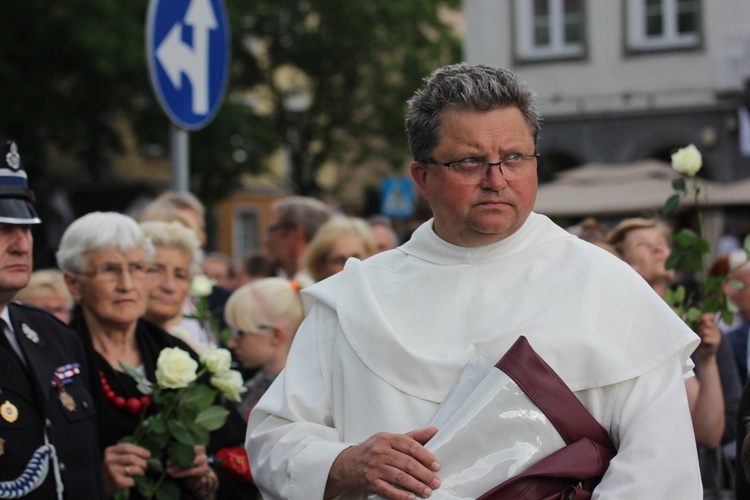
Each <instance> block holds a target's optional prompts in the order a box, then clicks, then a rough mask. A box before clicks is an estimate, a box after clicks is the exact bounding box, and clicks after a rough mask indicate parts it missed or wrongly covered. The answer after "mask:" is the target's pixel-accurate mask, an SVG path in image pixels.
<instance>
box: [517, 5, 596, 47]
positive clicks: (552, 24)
mask: <svg viewBox="0 0 750 500" xmlns="http://www.w3.org/2000/svg"><path fill="white" fill-rule="evenodd" d="M515 13H516V15H515V20H516V50H517V56H518V58H519V59H520V60H521V61H537V60H549V59H569V58H576V57H581V56H583V53H584V50H583V49H584V43H583V32H584V26H583V0H517V1H516V4H515Z"/></svg>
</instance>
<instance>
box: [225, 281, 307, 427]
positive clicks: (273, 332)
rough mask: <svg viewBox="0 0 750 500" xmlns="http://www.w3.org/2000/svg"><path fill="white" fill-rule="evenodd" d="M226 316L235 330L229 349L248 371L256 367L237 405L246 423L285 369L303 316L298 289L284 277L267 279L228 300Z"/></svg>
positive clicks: (243, 288)
mask: <svg viewBox="0 0 750 500" xmlns="http://www.w3.org/2000/svg"><path fill="white" fill-rule="evenodd" d="M224 317H225V319H226V321H227V323H228V324H229V326H230V327H231V328H232V338H231V340H230V341H229V343H228V346H229V347H230V348H231V349H232V350H233V351H234V354H235V357H236V358H237V359H238V360H239V361H240V363H242V365H243V366H244V367H245V368H251V369H252V368H257V369H258V371H257V372H256V374H255V375H254V376H253V377H252V378H251V379H250V380H248V381H247V382H246V383H245V387H246V388H247V389H248V390H247V392H245V393H244V394H243V399H242V401H241V402H240V403H238V409H239V411H240V413H241V414H242V415H243V416H244V417H245V420H247V418H248V416H249V415H250V410H252V408H253V406H255V403H257V402H258V400H259V399H260V397H261V396H262V395H263V393H264V392H265V391H266V389H268V387H269V386H270V385H271V383H272V382H273V381H274V379H275V378H276V376H277V375H278V374H279V373H280V372H281V370H283V369H284V366H285V365H286V357H287V354H288V353H289V348H290V347H291V345H292V339H293V338H294V334H295V333H296V331H297V328H298V327H299V325H300V323H302V319H303V317H304V313H303V311H302V301H301V300H300V297H299V287H298V286H297V284H296V283H295V282H293V281H288V280H286V279H284V278H264V279H260V280H257V281H254V282H252V283H250V284H247V285H244V286H242V287H240V288H238V289H237V290H235V292H234V293H232V295H231V296H230V297H229V300H228V301H227V305H226V308H225V309H224Z"/></svg>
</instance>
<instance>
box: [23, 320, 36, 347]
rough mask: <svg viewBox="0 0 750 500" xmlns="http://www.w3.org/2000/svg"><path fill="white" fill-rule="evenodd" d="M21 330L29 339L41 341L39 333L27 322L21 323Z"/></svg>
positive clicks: (34, 341)
mask: <svg viewBox="0 0 750 500" xmlns="http://www.w3.org/2000/svg"><path fill="white" fill-rule="evenodd" d="M21 331H22V332H23V334H24V335H26V338H27V339H29V340H30V341H32V342H33V343H35V344H38V343H39V334H38V333H36V332H35V331H34V330H32V329H31V327H30V326H29V325H27V324H26V323H21Z"/></svg>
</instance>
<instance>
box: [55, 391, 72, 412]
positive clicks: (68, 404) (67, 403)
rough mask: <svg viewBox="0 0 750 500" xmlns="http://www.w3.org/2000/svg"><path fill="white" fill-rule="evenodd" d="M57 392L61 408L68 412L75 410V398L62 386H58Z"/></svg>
mask: <svg viewBox="0 0 750 500" xmlns="http://www.w3.org/2000/svg"><path fill="white" fill-rule="evenodd" d="M58 393H59V396H60V403H62V405H63V408H65V409H66V410H68V411H70V412H73V411H76V400H75V399H73V396H71V395H70V394H68V391H66V390H65V388H64V387H60V390H59V391H58Z"/></svg>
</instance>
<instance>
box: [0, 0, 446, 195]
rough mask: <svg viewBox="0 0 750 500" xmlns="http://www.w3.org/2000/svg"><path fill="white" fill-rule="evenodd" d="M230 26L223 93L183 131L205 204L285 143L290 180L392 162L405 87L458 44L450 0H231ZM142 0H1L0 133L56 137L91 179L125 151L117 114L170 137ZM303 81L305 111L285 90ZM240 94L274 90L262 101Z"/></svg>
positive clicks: (33, 149)
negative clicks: (331, 166)
mask: <svg viewBox="0 0 750 500" xmlns="http://www.w3.org/2000/svg"><path fill="white" fill-rule="evenodd" d="M225 1H226V5H227V10H228V14H229V20H230V25H231V28H232V66H231V72H230V81H229V86H228V91H227V99H226V100H225V102H224V104H223V105H222V108H221V110H220V112H219V113H218V114H217V116H216V118H215V119H214V121H213V122H212V123H211V124H209V125H208V126H207V127H206V128H205V129H203V130H201V131H197V132H193V133H191V186H192V188H193V190H194V191H195V192H196V193H197V194H198V195H199V196H200V197H201V198H202V199H203V200H204V201H206V202H208V204H211V203H212V202H213V201H216V200H218V199H220V198H221V197H223V196H226V195H227V194H228V193H229V192H230V191H231V190H232V189H234V188H236V186H237V182H238V178H239V176H240V175H241V174H243V173H245V172H258V171H260V170H261V169H262V168H263V167H262V166H263V165H264V161H265V159H266V157H267V155H269V154H270V153H271V152H272V151H274V150H275V149H277V148H278V147H279V145H281V144H289V145H291V147H290V151H291V153H292V162H291V163H292V165H293V167H294V168H293V171H292V179H291V181H292V186H293V188H294V189H295V190H296V191H298V192H300V193H308V194H310V193H315V192H316V190H317V185H316V183H315V173H316V172H317V171H318V170H319V169H320V167H321V166H322V165H323V164H324V163H325V162H327V161H335V162H339V163H340V164H341V165H344V166H345V167H346V166H351V167H352V168H353V167H355V166H359V165H367V164H368V163H369V162H370V161H381V162H385V163H386V164H389V165H392V166H393V167H394V168H395V167H397V166H398V165H399V163H400V162H401V161H402V160H403V158H404V155H405V154H406V152H407V150H406V142H405V137H404V132H403V114H404V110H405V102H406V99H407V98H408V97H409V96H410V95H411V93H412V92H413V91H414V90H415V89H416V88H417V87H418V86H419V85H420V83H421V79H422V78H424V77H425V76H426V75H427V74H429V73H430V72H431V71H432V70H433V69H434V68H436V67H437V66H439V65H442V64H445V63H448V62H455V61H457V60H458V59H459V48H458V47H459V44H458V41H457V39H456V38H455V36H454V35H452V34H451V30H450V29H449V27H448V26H447V25H446V24H444V23H443V22H442V21H441V20H440V17H439V13H438V9H440V8H441V7H443V6H450V7H454V8H455V7H457V6H458V4H459V2H458V0H445V1H429V0H408V1H407V0H402V1H394V0H368V1H366V2H357V1H354V2H352V1H350V0H255V1H253V2H248V1H246V0H225ZM147 4H148V2H147V0H127V1H124V0H66V1H65V2H52V3H50V2H45V1H42V0H3V2H0V16H1V18H2V19H3V20H4V23H3V24H4V26H3V29H2V30H0V51H2V60H3V64H2V65H0V96H2V102H3V106H2V114H0V138H9V137H13V138H15V139H16V140H17V141H18V142H19V145H20V146H21V149H22V153H23V155H24V159H25V162H26V164H27V166H30V167H31V168H34V167H35V166H37V167H36V168H40V167H41V166H42V165H46V161H47V158H46V156H45V153H46V152H47V151H48V150H49V148H50V147H54V148H56V149H59V150H60V151H62V152H64V153H67V154H69V155H70V156H72V157H73V158H75V159H76V161H77V162H78V164H79V165H80V166H81V167H82V168H83V170H84V171H85V172H87V173H88V174H89V175H90V176H91V177H92V179H93V180H97V179H100V178H107V176H110V175H111V170H110V169H109V166H110V165H111V162H112V159H113V157H114V156H115V155H117V154H118V153H120V152H122V149H123V143H122V138H121V137H120V136H119V132H118V128H117V127H116V125H117V120H124V121H125V122H126V123H129V124H130V125H131V127H132V128H133V131H134V133H135V136H136V139H137V142H138V144H139V145H140V146H143V145H146V144H160V145H162V146H163V147H164V148H165V149H166V148H168V129H169V126H168V121H167V119H166V117H165V116H164V114H163V113H162V112H161V110H160V108H159V106H158V103H157V102H156V99H155V97H154V96H153V92H152V91H151V88H150V84H149V81H148V70H147V65H146V60H145V51H144V24H145V18H146V12H147ZM300 93H303V94H304V93H306V95H307V96H309V107H307V109H306V110H304V111H303V112H299V111H290V110H288V109H285V107H284V103H285V99H287V98H288V97H290V96H293V95H299V94H300ZM247 95H256V96H264V97H265V98H266V99H268V101H267V104H266V105H265V106H263V107H262V108H257V109H256V108H254V107H252V106H248V105H247V99H245V98H244V97H245V96H247Z"/></svg>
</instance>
